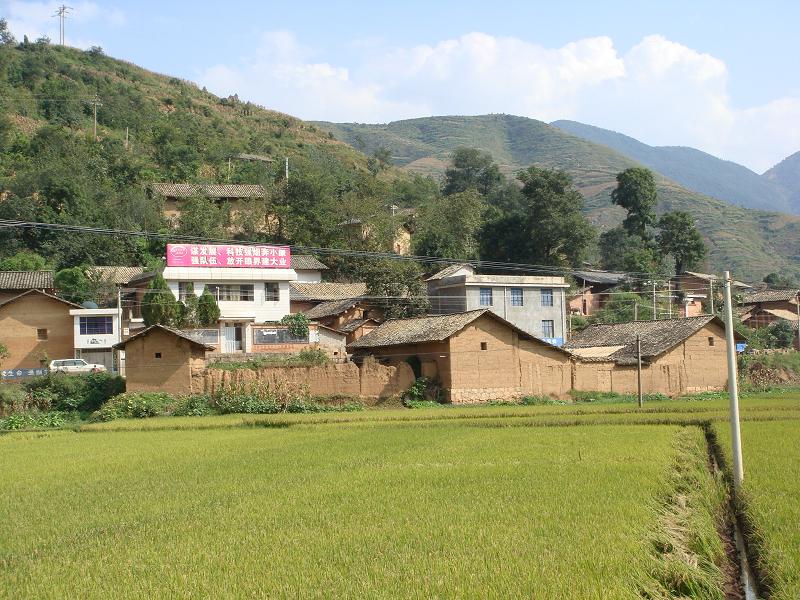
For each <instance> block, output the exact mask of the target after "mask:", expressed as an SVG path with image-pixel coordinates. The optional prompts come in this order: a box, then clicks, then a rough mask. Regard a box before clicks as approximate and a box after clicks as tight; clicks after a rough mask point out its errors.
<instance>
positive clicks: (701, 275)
mask: <svg viewBox="0 0 800 600" xmlns="http://www.w3.org/2000/svg"><path fill="white" fill-rule="evenodd" d="M684 275H691V276H692V277H696V278H697V279H705V280H706V281H720V280H721V279H722V278H721V277H720V276H719V275H714V274H712V273H698V272H697V271H684V272H683V273H682V274H681V275H678V276H677V277H676V279H680V278H681V277H682V276H684ZM731 283H733V287H737V288H740V289H747V288H751V287H753V286H752V285H748V284H746V283H744V282H742V281H736V280H733V281H732V282H731Z"/></svg>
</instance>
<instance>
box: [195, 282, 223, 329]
mask: <svg viewBox="0 0 800 600" xmlns="http://www.w3.org/2000/svg"><path fill="white" fill-rule="evenodd" d="M219 315H220V311H219V305H218V304H217V300H216V298H214V295H213V294H212V293H211V290H209V289H208V286H205V288H203V293H202V294H201V295H200V300H198V302H197V324H198V325H199V326H200V327H212V326H216V324H217V321H219Z"/></svg>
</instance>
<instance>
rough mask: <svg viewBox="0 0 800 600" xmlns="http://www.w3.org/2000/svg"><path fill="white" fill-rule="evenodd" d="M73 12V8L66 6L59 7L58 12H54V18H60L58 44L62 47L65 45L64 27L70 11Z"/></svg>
mask: <svg viewBox="0 0 800 600" xmlns="http://www.w3.org/2000/svg"><path fill="white" fill-rule="evenodd" d="M71 10H72V7H71V6H67V5H65V4H62V5H61V6H59V7H58V9H57V10H56V12H54V13H53V15H52V16H54V17H58V43H59V44H60V45H62V46H64V45H65V39H64V38H65V31H64V25H65V22H66V20H67V13H69V11H71Z"/></svg>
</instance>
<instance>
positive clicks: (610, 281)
mask: <svg viewBox="0 0 800 600" xmlns="http://www.w3.org/2000/svg"><path fill="white" fill-rule="evenodd" d="M573 275H574V276H575V279H577V280H578V281H585V282H586V283H594V284H596V285H617V284H618V283H622V282H623V281H624V280H625V277H627V275H626V274H625V273H617V272H614V271H575V272H574V273H573Z"/></svg>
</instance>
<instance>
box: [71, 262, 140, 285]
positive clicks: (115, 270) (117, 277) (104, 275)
mask: <svg viewBox="0 0 800 600" xmlns="http://www.w3.org/2000/svg"><path fill="white" fill-rule="evenodd" d="M144 272H145V268H144V267H118V266H114V265H98V266H94V267H89V268H88V269H86V274H87V275H89V276H90V277H94V278H96V279H98V280H100V281H108V282H110V283H114V284H117V285H121V284H125V283H128V282H129V281H131V280H132V279H136V278H138V277H139V276H140V275H142V274H143V273H144Z"/></svg>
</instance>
